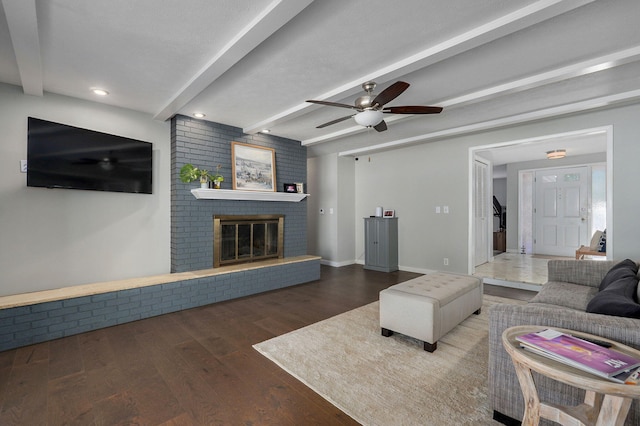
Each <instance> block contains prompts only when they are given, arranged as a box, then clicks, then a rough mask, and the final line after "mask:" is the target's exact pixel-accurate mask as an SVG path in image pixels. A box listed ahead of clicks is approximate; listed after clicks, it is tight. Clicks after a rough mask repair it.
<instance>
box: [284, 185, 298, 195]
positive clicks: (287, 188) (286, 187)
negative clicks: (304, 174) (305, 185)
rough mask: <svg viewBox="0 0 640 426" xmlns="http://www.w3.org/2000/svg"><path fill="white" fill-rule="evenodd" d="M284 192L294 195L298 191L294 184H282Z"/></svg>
mask: <svg viewBox="0 0 640 426" xmlns="http://www.w3.org/2000/svg"><path fill="white" fill-rule="evenodd" d="M283 186H284V192H289V193H296V192H298V190H297V189H296V184H295V183H284V184H283Z"/></svg>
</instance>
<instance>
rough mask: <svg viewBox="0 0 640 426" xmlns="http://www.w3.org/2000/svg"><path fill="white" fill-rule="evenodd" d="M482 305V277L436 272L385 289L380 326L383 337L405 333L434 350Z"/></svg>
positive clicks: (381, 295)
mask: <svg viewBox="0 0 640 426" xmlns="http://www.w3.org/2000/svg"><path fill="white" fill-rule="evenodd" d="M481 308H482V280H481V279H479V278H476V277H472V276H470V275H459V274H451V273H444V272H435V273H431V274H426V275H423V276H421V277H418V278H414V279H412V280H409V281H405V282H403V283H400V284H396V285H394V286H391V287H389V288H387V289H385V290H382V291H381V292H380V327H381V328H382V335H383V336H387V337H388V336H391V335H392V334H393V333H394V332H397V333H401V334H404V335H406V336H410V337H413V338H415V339H419V340H422V341H423V342H424V350H425V351H428V352H433V351H435V350H436V348H437V345H438V340H439V339H440V338H441V337H442V336H444V335H445V334H447V333H448V332H449V331H451V330H452V329H453V328H454V327H455V326H456V325H458V324H460V323H461V322H462V321H463V320H464V319H466V318H467V317H468V316H469V315H471V314H473V313H475V314H479V313H480V309H481Z"/></svg>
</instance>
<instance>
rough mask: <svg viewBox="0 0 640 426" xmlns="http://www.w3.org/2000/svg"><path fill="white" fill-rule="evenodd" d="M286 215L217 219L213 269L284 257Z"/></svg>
mask: <svg viewBox="0 0 640 426" xmlns="http://www.w3.org/2000/svg"><path fill="white" fill-rule="evenodd" d="M283 235H284V216H282V215H253V216H235V215H233V216H214V217H213V239H214V246H213V266H214V267H216V268H217V267H218V266H222V265H229V264H233V263H245V262H253V261H255V260H264V259H269V258H274V257H275V258H281V257H283V240H284V238H283Z"/></svg>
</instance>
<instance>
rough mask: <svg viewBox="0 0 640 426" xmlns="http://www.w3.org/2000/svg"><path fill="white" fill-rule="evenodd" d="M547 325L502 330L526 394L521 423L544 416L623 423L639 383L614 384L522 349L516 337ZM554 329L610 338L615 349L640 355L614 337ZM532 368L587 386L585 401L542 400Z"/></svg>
mask: <svg viewBox="0 0 640 426" xmlns="http://www.w3.org/2000/svg"><path fill="white" fill-rule="evenodd" d="M546 328H550V327H543V326H529V325H525V326H517V327H511V328H508V329H506V330H505V331H504V333H502V344H503V345H504V348H505V350H506V351H507V353H508V354H509V355H510V356H511V360H512V361H513V365H514V366H515V370H516V374H517V375H518V380H519V381H520V387H521V388H522V394H523V396H524V402H525V411H524V418H523V419H522V425H523V426H531V425H537V424H538V423H539V422H540V418H541V417H542V418H545V419H549V420H552V421H554V422H557V423H560V424H562V425H567V426H568V425H572V426H575V425H580V424H584V425H597V426H605V425H607V426H614V425H615V426H622V425H623V424H624V422H625V419H626V418H627V414H628V413H629V408H630V407H631V402H632V401H633V399H635V398H640V386H634V385H625V384H619V383H615V382H612V381H609V380H607V379H604V378H601V377H598V376H596V375H593V374H590V373H587V372H585V371H582V370H579V369H577V368H574V367H571V366H568V365H565V364H563V363H561V362H557V361H554V360H552V359H549V358H546V357H544V356H542V355H537V354H535V353H532V352H530V351H526V350H524V349H522V348H520V342H518V341H517V340H516V336H521V335H523V334H527V333H534V332H538V331H542V330H544V329H546ZM551 328H553V329H554V330H558V331H561V332H564V333H567V334H572V335H574V336H576V337H585V338H592V339H598V340H603V341H607V342H609V343H611V344H612V345H613V346H612V349H615V350H617V351H619V352H623V353H626V354H629V355H632V356H634V357H637V358H640V351H638V350H636V349H633V348H631V347H629V346H625V345H622V344H620V343H617V342H615V341H613V340H609V339H604V338H602V337H599V336H594V335H591V334H588V333H580V332H577V331H572V330H564V329H561V328H555V327H551ZM532 371H535V372H537V373H540V374H542V375H544V376H547V377H549V378H551V379H553V380H557V381H560V382H563V383H566V384H568V385H571V386H575V387H577V388H580V389H584V390H585V391H586V393H585V398H584V402H583V403H582V404H580V405H577V406H571V407H567V406H561V405H556V404H551V403H545V402H540V398H539V397H538V391H537V389H536V385H535V383H534V381H533V376H532V375H531V372H532ZM579 422H582V423H579Z"/></svg>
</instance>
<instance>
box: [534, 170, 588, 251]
mask: <svg viewBox="0 0 640 426" xmlns="http://www.w3.org/2000/svg"><path fill="white" fill-rule="evenodd" d="M534 185H535V190H534V193H535V203H534V205H535V212H534V222H535V238H534V243H533V252H534V253H536V254H546V255H553V256H574V254H575V251H576V249H577V248H578V247H580V245H581V242H584V241H586V240H587V238H588V236H587V232H588V223H589V217H588V213H589V168H588V167H571V168H566V169H548V170H538V171H536V174H535V183H534Z"/></svg>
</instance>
